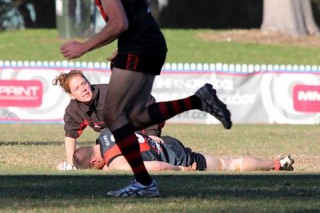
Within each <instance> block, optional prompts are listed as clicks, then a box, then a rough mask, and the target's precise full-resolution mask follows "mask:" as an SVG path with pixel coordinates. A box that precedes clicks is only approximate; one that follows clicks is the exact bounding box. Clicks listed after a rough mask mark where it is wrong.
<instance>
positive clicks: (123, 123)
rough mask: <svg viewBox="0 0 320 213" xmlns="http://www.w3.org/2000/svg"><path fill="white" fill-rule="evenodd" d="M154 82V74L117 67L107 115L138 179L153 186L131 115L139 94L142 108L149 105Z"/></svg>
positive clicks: (114, 70)
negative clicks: (133, 104) (132, 124)
mask: <svg viewBox="0 0 320 213" xmlns="http://www.w3.org/2000/svg"><path fill="white" fill-rule="evenodd" d="M153 79H154V76H152V75H147V74H143V73H141V72H133V71H127V70H121V69H118V68H114V69H113V71H112V75H111V78H110V82H109V86H108V94H107V98H106V111H105V113H104V115H103V116H104V120H105V122H106V124H107V126H108V127H109V129H110V131H111V132H112V134H113V135H114V138H115V141H116V143H117V144H118V146H119V148H120V150H121V151H122V154H123V155H124V156H125V158H126V159H127V161H128V163H129V164H130V166H131V168H132V171H133V173H134V175H135V178H136V180H137V181H138V182H139V183H141V184H143V185H149V184H150V183H151V181H152V180H151V177H150V176H149V174H148V172H147V170H146V168H145V166H144V164H143V161H142V159H141V154H140V148H139V143H138V141H137V138H136V136H135V134H134V128H133V127H132V126H131V124H130V122H129V119H128V117H127V114H128V110H130V108H131V107H132V103H135V98H136V97H137V95H138V94H139V97H140V101H141V102H143V103H142V105H144V104H145V103H146V102H147V100H148V98H149V96H150V91H151V86H152V83H153Z"/></svg>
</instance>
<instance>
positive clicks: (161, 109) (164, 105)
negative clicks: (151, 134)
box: [148, 95, 201, 123]
mask: <svg viewBox="0 0 320 213" xmlns="http://www.w3.org/2000/svg"><path fill="white" fill-rule="evenodd" d="M200 108H201V101H200V99H199V98H198V97H197V96H195V95H192V96H190V97H187V98H184V99H179V100H174V101H166V102H159V103H154V104H151V105H150V106H149V108H148V112H149V116H150V120H151V121H152V123H159V122H162V121H166V120H168V119H169V118H172V117H173V116H175V115H178V114H180V113H182V112H185V111H188V110H192V109H200Z"/></svg>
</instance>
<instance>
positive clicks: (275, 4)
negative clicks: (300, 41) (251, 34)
mask: <svg viewBox="0 0 320 213" xmlns="http://www.w3.org/2000/svg"><path fill="white" fill-rule="evenodd" d="M261 30H262V31H274V32H280V33H284V34H289V35H293V36H299V35H318V34H319V28H318V26H317V24H316V23H315V21H314V18H313V14H312V8H311V1H310V0H264V2H263V21H262V25H261Z"/></svg>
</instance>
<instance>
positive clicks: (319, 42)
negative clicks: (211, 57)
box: [197, 29, 320, 48]
mask: <svg viewBox="0 0 320 213" xmlns="http://www.w3.org/2000/svg"><path fill="white" fill-rule="evenodd" d="M197 36H199V37H200V38H201V39H203V40H207V41H226V42H243V43H257V44H272V45H280V44H281V45H293V46H300V47H308V48H320V36H319V35H310V36H288V35H284V34H280V33H276V32H262V31H260V30H259V29H253V30H229V31H224V32H217V31H214V32H206V33H198V34H197Z"/></svg>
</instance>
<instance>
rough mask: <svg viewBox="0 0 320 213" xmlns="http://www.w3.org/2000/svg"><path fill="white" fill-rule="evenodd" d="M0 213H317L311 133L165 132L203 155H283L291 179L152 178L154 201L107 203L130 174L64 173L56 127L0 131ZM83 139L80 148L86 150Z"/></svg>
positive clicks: (314, 133) (196, 128)
mask: <svg viewBox="0 0 320 213" xmlns="http://www.w3.org/2000/svg"><path fill="white" fill-rule="evenodd" d="M0 135H1V137H0V149H1V152H0V171H1V174H0V183H1V185H0V212H105V211H107V212H246V213H249V212H277V213H278V212H319V211H320V203H319V199H320V163H319V153H320V146H319V126H318V125H234V127H233V128H232V129H231V130H224V129H223V128H222V127H221V126H220V125H173V124H167V125H166V127H165V129H164V131H163V135H172V136H175V137H177V138H179V139H180V140H181V141H183V143H184V144H185V145H186V146H188V147H191V148H193V150H194V151H199V152H202V153H206V154H211V155H217V156H231V157H239V156H248V155H251V156H257V157H261V158H266V159H271V158H273V157H276V156H277V155H279V154H288V153H291V154H292V155H293V157H294V159H295V164H294V166H295V171H293V172H274V171H270V172H247V173H244V172H221V173H216V172H159V173H155V172H153V173H152V176H153V177H154V178H155V179H156V180H157V182H158V184H159V188H160V192H161V195H162V197H161V198H159V199H133V198H129V199H115V198H109V197H106V196H105V192H106V191H108V190H112V189H115V188H118V187H122V186H124V185H126V184H127V183H129V182H130V181H131V180H132V175H131V173H130V172H109V173H105V172H102V171H90V170H82V171H66V172H59V171H57V170H56V169H55V166H56V165H57V164H58V163H59V162H60V161H62V160H63V159H64V144H63V125H61V124H57V125H44V124H39V125H36V124H32V125H31V124H1V125H0ZM96 136H97V135H96V133H95V132H93V131H92V130H91V129H88V130H86V131H85V132H84V135H83V136H82V137H81V140H80V142H79V144H80V145H88V144H93V143H94V142H93V141H94V139H95V138H96Z"/></svg>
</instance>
